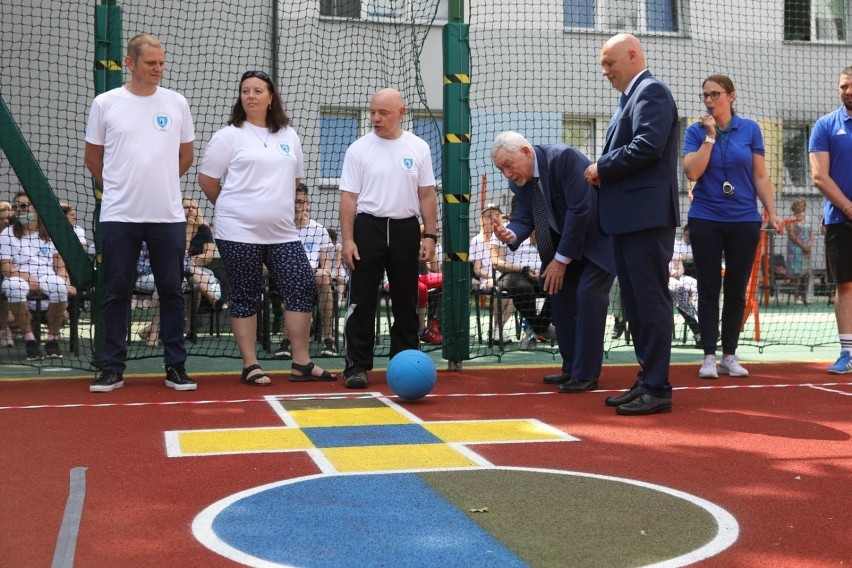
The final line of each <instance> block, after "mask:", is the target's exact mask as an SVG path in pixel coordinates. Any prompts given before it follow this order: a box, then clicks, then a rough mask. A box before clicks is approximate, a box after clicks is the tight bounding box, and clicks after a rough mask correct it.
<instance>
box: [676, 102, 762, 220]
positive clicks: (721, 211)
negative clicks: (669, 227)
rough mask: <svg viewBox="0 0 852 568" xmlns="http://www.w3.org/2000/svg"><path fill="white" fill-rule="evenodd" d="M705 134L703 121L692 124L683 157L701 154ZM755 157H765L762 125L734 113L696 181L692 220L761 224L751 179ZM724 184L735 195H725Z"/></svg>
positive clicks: (686, 137) (718, 137) (717, 139)
mask: <svg viewBox="0 0 852 568" xmlns="http://www.w3.org/2000/svg"><path fill="white" fill-rule="evenodd" d="M706 135H707V132H706V131H705V130H704V128H702V127H701V123H700V122H696V123H694V124H691V125H689V128H687V129H686V136H685V138H684V141H683V155H684V156H686V155H687V154H690V153H692V152H696V151H698V149H699V148H700V147H701V144H703V143H704V137H705V136H706ZM754 154H760V155H761V156H763V155H764V148H763V135H762V134H761V133H760V126H758V125H757V123H756V122H755V121H753V120H751V119H748V118H742V117H740V116H738V115H736V114H735V115H734V116H733V117H732V119H731V124H730V129H729V130H728V132H727V133H718V134H717V135H716V144H714V145H713V152H712V154H710V162H709V163H708V164H707V169H706V170H704V175H702V176H701V177H700V178H699V179H698V181H697V182H695V187H694V188H693V190H692V196H693V200H692V205H691V206H690V208H689V217H690V218H694V219H706V220H708V221H727V222H738V221H760V220H761V217H760V212H759V211H758V209H757V191H755V187H754V179H753V176H752V174H753V171H754V168H753V164H754ZM726 173H727V177H726V175H725V174H726ZM725 181H729V182H731V184H732V185H733V186H734V194H733V195H725V194H724V193H722V184H724V183H725Z"/></svg>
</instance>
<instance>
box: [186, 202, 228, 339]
mask: <svg viewBox="0 0 852 568" xmlns="http://www.w3.org/2000/svg"><path fill="white" fill-rule="evenodd" d="M183 212H184V215H185V216H186V242H187V245H186V246H187V251H186V257H185V259H184V276H185V278H186V280H187V282H189V283H190V284H192V289H193V290H194V295H193V301H194V302H195V307H196V308H198V306H200V305H201V301H202V300H207V302H209V303H210V305H211V306H213V307H214V308H215V309H221V308H222V307H223V305H224V302H223V301H222V286H221V285H220V283H219V279H218V278H216V275H215V274H213V271H212V270H210V269H209V268H207V265H208V264H210V261H211V260H213V255H214V252H215V250H216V243H215V241H214V240H213V231H212V230H211V229H210V226H209V225H207V223H206V222H205V221H204V216H203V215H202V214H201V211H200V210H199V206H198V202H197V201H196V200H195V199H191V198H189V197H184V198H183ZM188 308H189V307H188V306H187V319H186V324H185V329H184V333H188V332H189V331H190V326H191V324H192V322H191V321H189V317H188V314H189V309H188Z"/></svg>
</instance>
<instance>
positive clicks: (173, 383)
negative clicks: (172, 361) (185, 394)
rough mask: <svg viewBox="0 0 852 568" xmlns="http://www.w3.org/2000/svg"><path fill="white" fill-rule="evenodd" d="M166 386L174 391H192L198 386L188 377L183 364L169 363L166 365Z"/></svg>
mask: <svg viewBox="0 0 852 568" xmlns="http://www.w3.org/2000/svg"><path fill="white" fill-rule="evenodd" d="M166 386H167V387H171V388H173V389H175V390H176V391H194V390H195V389H197V388H198V385H197V384H195V381H193V380H192V379H190V378H189V375H187V374H186V370H185V369H184V368H183V365H170V366H168V367H166Z"/></svg>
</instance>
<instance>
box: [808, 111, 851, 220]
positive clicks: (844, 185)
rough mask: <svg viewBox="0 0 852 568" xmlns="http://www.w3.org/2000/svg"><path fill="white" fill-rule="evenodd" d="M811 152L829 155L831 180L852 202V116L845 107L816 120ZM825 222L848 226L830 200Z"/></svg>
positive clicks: (809, 145) (826, 203) (826, 202)
mask: <svg viewBox="0 0 852 568" xmlns="http://www.w3.org/2000/svg"><path fill="white" fill-rule="evenodd" d="M808 152H828V154H829V157H828V160H829V161H828V164H829V166H828V175H829V177H831V179H833V180H834V183H836V184H837V185H838V186H839V187H840V190H841V191H843V195H845V196H846V197H848V198H849V199H852V117H850V116H849V113H848V112H846V109H845V108H844V107H843V106H842V105H841V107H840V108H839V109H837V110H836V111H834V112H832V113H830V114H827V115H825V116H823V117H822V118H820V119H819V120H817V121H816V124H814V129H813V130H812V131H811V141H810V143H809V144H808ZM823 222H824V223H825V224H826V225H834V224H836V223H845V222H846V215H844V214H843V212H842V211H840V210H839V209H837V207H835V206H834V205H832V204H831V202H830V201H829V200H828V199H826V200H825V219H824V221H823Z"/></svg>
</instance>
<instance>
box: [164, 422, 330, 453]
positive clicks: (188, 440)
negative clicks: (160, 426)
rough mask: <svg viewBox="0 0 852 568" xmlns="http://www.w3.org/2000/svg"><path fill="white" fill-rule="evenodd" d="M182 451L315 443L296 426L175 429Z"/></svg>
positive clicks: (292, 446) (268, 448)
mask: <svg viewBox="0 0 852 568" xmlns="http://www.w3.org/2000/svg"><path fill="white" fill-rule="evenodd" d="M178 443H179V445H180V449H181V452H182V453H183V454H184V455H187V454H189V455H198V454H222V453H240V452H271V451H283V450H310V449H313V448H314V447H315V446H314V445H313V443H311V441H310V439H308V437H307V436H305V433H304V432H302V431H301V430H299V429H296V428H244V429H234V430H196V431H193V432H179V433H178Z"/></svg>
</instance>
